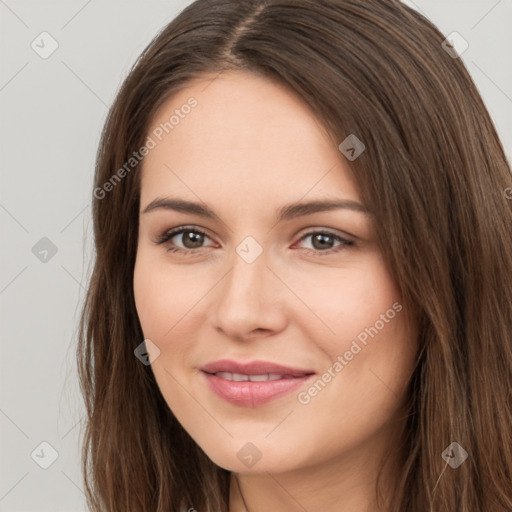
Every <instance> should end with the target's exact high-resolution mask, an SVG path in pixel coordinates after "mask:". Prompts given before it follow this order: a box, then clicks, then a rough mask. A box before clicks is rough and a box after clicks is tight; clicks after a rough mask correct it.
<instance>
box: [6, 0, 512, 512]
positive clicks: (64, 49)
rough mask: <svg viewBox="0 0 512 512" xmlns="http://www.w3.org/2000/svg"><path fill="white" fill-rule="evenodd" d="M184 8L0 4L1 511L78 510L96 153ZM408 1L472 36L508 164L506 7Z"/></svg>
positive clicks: (471, 64) (105, 0) (173, 0)
mask: <svg viewBox="0 0 512 512" xmlns="http://www.w3.org/2000/svg"><path fill="white" fill-rule="evenodd" d="M190 3H191V2H190V1H179V0H167V1H156V0H149V1H142V0H140V1H133V0H122V1H121V0H116V1H114V0H88V1H87V0H66V1H63V0H61V1H41V0H17V1H16V0H0V16H1V57H2V60H1V76H0V101H1V109H2V111H1V112H2V114H1V141H2V150H1V170H2V173H1V186H0V223H1V233H2V242H1V252H0V254H1V271H0V308H1V323H0V329H1V343H2V357H1V367H0V379H1V387H0V434H1V456H0V461H1V462H0V464H1V466H0V510H1V511H3V512H14V511H17V512H31V511H34V512H35V511H37V512H45V511H51V512H59V511H68V512H70V511H82V510H86V505H85V496H84V494H83V486H82V477H81V468H80V442H81V437H80V436H81V431H80V423H79V422H80V419H81V417H82V414H83V406H82V401H81V397H80V395H79V392H78V384H77V374H76V365H75V359H74V357H75V347H76V327H77V322H78V315H79V312H80V307H81V304H82V301H83V298H84V294H85V289H86V288H85V287H86V283H87V276H88V275H89V271H90V265H91V257H92V254H93V247H92V224H91V218H90V213H91V208H90V197H91V189H92V178H93V171H94V160H95V156H96V150H97V145H98V142H99V136H100V131H101V129H102V126H103V123H104V121H105V118H106V115H107V111H108V108H109V106H110V105H111V104H112V102H113V99H114V97H115V94H116V92H117V90H118V88H119V86H120V84H121V83H122V81H123V79H124V78H125V77H126V75H127V73H128V71H129V69H130V67H131V66H132V64H133V63H134V62H135V60H136V58H137V56H138V55H139V54H140V53H141V51H142V50H143V49H144V48H145V47H146V45H147V44H148V43H149V42H150V40H151V39H152V38H153V37H154V36H155V35H156V34H157V33H158V32H159V31H160V29H161V28H162V27H163V26H164V25H166V24H167V23H168V22H169V21H171V19H172V18H174V17H175V16H176V15H177V14H178V12H179V11H181V10H182V9H183V8H184V7H185V6H186V5H188V4H190ZM407 3H408V4H410V5H411V6H413V7H415V8H416V9H417V10H419V11H420V12H422V13H423V14H424V15H425V16H427V17H428V18H429V19H430V20H431V21H433V22H434V23H435V24H436V25H437V26H438V27H439V29H440V30H441V31H442V32H443V33H444V34H445V35H448V34H451V33H452V32H453V31H456V32H458V33H459V34H461V35H462V36H463V37H464V39H466V40H467V41H468V43H469V48H468V49H467V51H466V52H465V53H463V54H462V59H463V61H464V62H465V64H466V66H467V68H468V70H469V72H470V73H471V75H472V77H473V79H474V81H475V82H476V84H477V87H478V88H479V90H480V92H481V94H482V96H483V98H484V101H485V102H486V104H487V107H488V109H489V112H490V114H491V116H492V117H493V119H494V122H495V125H496V128H497V130H498V133H499V135H500V137H501V139H502V141H503V144H504V146H505V149H506V152H507V155H508V158H509V161H510V155H511V154H512V59H511V58H510V51H511V50H512V31H510V24H511V23H512V2H511V1H510V0H501V1H498V0H478V1H469V0H463V1H454V0H437V1H435V0H414V2H412V1H408V2H407ZM43 32H46V33H47V34H43V35H41V34H42V33H43ZM41 41H43V42H41ZM52 45H54V46H55V45H58V47H57V49H56V50H55V51H54V52H53V53H52V54H51V55H50V56H46V55H45V54H44V52H50V51H51V50H52ZM43 57H46V58H43ZM45 466H46V468H45Z"/></svg>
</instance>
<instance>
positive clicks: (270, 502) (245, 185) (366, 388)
mask: <svg viewBox="0 0 512 512" xmlns="http://www.w3.org/2000/svg"><path fill="white" fill-rule="evenodd" d="M213 78H215V77H205V79H204V80H196V81H194V82H191V83H189V84H188V86H187V88H186V89H183V90H182V91H180V92H178V93H176V94H175V95H173V96H172V97H171V98H169V99H168V100H167V101H166V102H165V103H164V104H163V105H162V107H161V108H160V110H159V111H158V112H157V114H156V116H155V117H154V119H153V120H152V121H153V122H152V124H151V128H152V129H153V128H154V127H156V126H158V125H159V124H160V123H163V122H165V121H166V120H168V119H169V117H170V116H171V115H172V114H173V112H174V111H175V109H177V108H178V109H179V108H180V107H181V106H182V105H184V104H186V103H187V100H188V99H189V98H190V97H191V96H193V97H194V98H196V99H197V101H198V105H197V107H195V108H194V109H193V110H192V111H191V113H190V114H189V115H187V116H185V118H184V119H181V120H180V123H179V125H178V126H175V128H174V129H173V131H171V132H170V133H169V134H168V135H167V136H166V137H164V138H163V139H162V141H161V142H159V143H158V144H157V146H156V147H155V148H154V149H152V150H151V151H150V152H149V154H148V155H147V156H146V157H145V158H144V162H143V170H142V176H141V195H140V205H141V214H140V223H139V242H138V250H137V258H136V265H135V272H134V283H133V285H134V293H135V300H136V307H137V312H138V315H139V319H140V322H141V325H142V329H143V332H144V336H145V338H148V339H150V340H151V341H152V342H153V343H154V344H155V345H156V346H157V347H158V349H159V350H160V354H159V356H158V357H157V358H156V359H155V361H154V362H153V363H152V366H151V367H152V370H153V372H154V375H155V377H156V380H157V382H158V385H159V387H160V390H161V392H162V395H163V397H164V398H165V400H166V402H167V404H168V405H169V407H170V409H171V410H172V412H173V413H174V415H175V416H176V417H177V419H178V420H179V421H180V423H181V424H182V425H183V427H184V428H185V429H186V430H187V432H188V433H189V434H190V435H191V437H192V438H193V439H194V440H195V441H196V442H197V444H198V445H199V446H200V447H201V448H202V450H203V451H204V452H205V453H206V454H207V455H208V456H209V457H210V458H211V460H212V461H213V462H215V464H217V465H219V466H221V467H223V468H225V469H227V470H229V471H231V472H232V475H231V483H232V485H231V491H230V512H234V511H243V510H245V507H244V505H243V504H242V500H241V497H240V495H239V493H238V489H237V486H236V482H235V480H234V479H235V478H238V481H239V484H240V488H241V491H242V493H243V496H244V500H245V502H246V504H247V506H248V510H250V511H251V512H259V511H267V510H275V511H303V510H310V511H311V510H322V511H325V512H329V511H336V512H340V511H341V512H343V511H351V512H362V511H367V510H372V511H374V510H377V509H376V508H375V503H374V500H373V495H374V489H375V479H376V476H377V471H378V469H379V468H380V463H381V460H380V459H381V457H382V456H383V455H384V452H385V450H386V449H388V448H390V447H391V448H392V449H391V457H390V459H389V463H388V464H387V465H386V467H385V471H384V474H383V481H384V483H385V488H389V485H391V483H392V479H393V477H394V476H396V474H397V471H398V469H397V468H398V466H397V461H396V457H397V456H398V452H397V451H396V449H395V447H396V446H398V444H397V443H398V440H399V439H398V437H399V434H400V431H401V430H400V429H401V428H402V426H403V418H404V411H403V402H404V394H405V391H406V387H407V383H408V381H409V379H410V376H411V374H412V371H413V367H414V360H415V354H416V348H417V347H416V333H415V332H414V331H413V329H411V327H410V324H409V323H408V322H407V320H406V309H405V307H403V309H402V311H401V312H399V313H397V314H396V316H395V317H394V318H393V319H392V320H389V321H388V322H385V323H384V327H383V328H382V329H380V330H379V331H378V334H377V335H375V336H374V337H373V338H368V342H367V345H366V346H363V348H362V350H361V351H360V352H358V353H357V355H355V356H354V357H353V359H352V360H351V361H349V362H348V363H347V365H346V366H344V367H343V370H342V371H340V372H338V373H336V372H334V373H335V375H336V376H335V377H334V378H332V379H331V381H330V382H329V383H328V384H327V385H326V386H325V387H324V388H323V389H322V390H321V392H319V393H318V394H317V395H316V396H314V397H312V398H311V400H310V402H309V403H307V404H302V403H300V402H299V401H298V393H299V392H300V391H304V390H306V391H307V389H308V388H309V387H310V385H311V384H309V385H308V386H306V387H304V388H301V389H300V390H299V391H293V392H291V393H289V394H287V395H285V396H283V397H281V398H279V399H277V400H275V401H273V402H270V403H267V404H265V405H262V406H255V407H241V406H237V405H233V404H230V403H228V402H226V401H224V400H223V399H221V398H220V397H218V396H217V395H215V394H214V393H213V392H212V391H211V390H210V389H209V387H208V386H207V385H206V384H205V382H204V378H203V375H202V374H201V372H200V370H199V367H201V366H202V365H203V364H205V363H207V362H210V361H214V360H218V359H223V358H229V359H235V360H241V361H252V360H256V359H262V360H267V361H272V362H277V363H281V364H285V365H288V366H292V367H298V368H308V369H313V370H314V371H315V372H316V373H317V374H318V375H317V377H320V376H321V375H322V374H323V373H324V372H326V370H327V369H328V368H330V367H331V368H332V366H333V363H334V362H335V361H336V360H337V357H338V356H339V355H341V356H343V354H344V353H345V352H346V351H347V350H349V348H350V346H351V343H352V342H353V340H354V339H356V337H357V336H358V334H360V333H361V332H362V331H364V330H365V328H368V327H370V326H374V325H375V323H376V321H377V320H379V318H381V317H380V315H381V314H383V313H385V312H386V311H387V310H389V309H390V308H391V307H392V305H393V304H394V303H399V304H400V305H401V295H400V293H399V290H398V289H397V287H396V284H395V283H394V281H393V279H392V278H391V276H390V274H389V272H388V269H387V268H386V265H385V263H384V261H383V258H382V254H381V251H380V250H379V247H378V245H377V242H376V229H377V227H376V225H375V222H374V219H372V217H371V216H370V215H368V214H365V213H363V212H359V211H354V210H350V209H336V210H331V211H323V212H317V213H314V214H310V215H307V216H302V217H297V218H294V219H290V220H285V221H282V222H280V223H278V224H276V223H275V215H276V212H277V211H278V209H279V208H280V207H282V206H283V205H284V204H288V203H293V202H297V201H301V200H303V201H306V200H314V199H327V198H332V199H348V200H352V201H356V202H359V203H361V200H360V197H359V193H358V190H357V186H356V183H355V181H354V179H353V177H352V175H351V171H350V167H349V162H348V161H347V160H346V159H345V157H344V156H343V155H342V154H341V153H340V151H339V150H338V147H337V144H333V142H332V140H331V139H330V137H329V136H328V135H327V134H326V132H325V131H324V130H323V128H322V127H321V125H320V123H319V121H318V120H317V119H316V118H315V115H314V112H312V111H311V110H310V109H309V107H308V106H307V105H305V104H304V103H303V102H302V101H301V99H299V98H298V97H296V96H295V95H294V94H293V93H292V92H290V91H289V90H288V89H286V88H284V87H283V86H282V85H280V84H277V83H274V82H271V81H269V80H268V79H266V78H262V77H259V76H256V75H253V74H248V73H243V72H224V73H222V74H221V75H220V76H218V77H217V78H215V79H213ZM148 133H150V132H148ZM339 142H341V141H339ZM162 197H172V198H181V199H184V200H189V201H195V202H199V203H206V205H208V207H209V208H210V209H212V210H213V211H214V212H215V213H216V214H217V216H218V218H217V219H215V218H214V219H208V218H204V217H201V216H199V215H197V214H189V213H183V212H177V211H174V210H170V209H164V208H160V209H154V210H152V211H150V212H147V213H143V211H144V209H145V208H146V206H147V205H148V204H149V203H150V202H151V201H153V200H154V199H156V198H162ZM363 206H364V205H363ZM180 226H191V227H192V228H194V227H197V228H199V229H201V230H203V231H205V232H206V233H207V236H206V237H204V238H203V242H202V245H201V241H199V243H198V244H196V245H195V246H194V245H193V244H191V243H190V242H189V243H188V244H187V241H188V238H185V236H187V237H188V236H189V235H188V234H185V236H184V234H183V233H182V234H178V235H175V236H174V237H173V238H172V239H171V240H170V241H168V242H167V243H165V244H163V245H158V244H157V243H156V242H155V240H156V239H157V238H158V237H159V236H161V235H163V234H164V233H165V232H168V231H169V230H171V229H173V228H177V227H180ZM322 230H323V231H325V230H327V231H328V232H330V233H333V234H334V235H337V236H340V237H341V238H345V239H347V240H349V241H352V242H353V245H341V242H340V241H339V240H338V239H337V238H336V237H328V238H327V239H326V240H325V242H324V245H322V243H321V242H322V241H321V240H320V242H318V236H316V237H315V233H317V232H318V231H322ZM311 233H313V234H311ZM307 234H309V236H306V235H307ZM247 236H251V237H253V238H254V239H255V240H256V241H257V243H258V244H259V245H260V246H261V248H262V249H263V252H262V253H261V254H260V255H259V257H258V258H257V259H256V260H255V261H254V262H252V263H248V262H247V261H245V260H244V259H243V258H242V257H240V256H239V255H238V253H237V252H236V248H237V246H238V245H239V244H240V243H241V242H242V241H243V240H244V239H245V238H246V237H247ZM199 240H201V239H199ZM315 240H316V243H315ZM173 243H174V246H175V247H177V248H181V249H186V248H188V249H190V250H191V251H195V252H193V253H191V255H188V256H187V255H183V254H180V253H173V252H169V251H168V249H169V248H170V247H172V246H173ZM194 247H196V248H194ZM328 251H331V254H325V253H326V252H328ZM360 345H361V344H360ZM247 442H251V443H252V444H253V445H255V446H256V447H257V450H258V451H259V453H260V454H261V458H260V459H259V461H258V462H257V463H256V464H254V465H253V466H252V467H247V466H246V465H245V464H244V463H243V462H242V461H241V460H240V459H239V458H238V457H237V452H238V451H239V450H240V449H241V448H242V447H243V446H244V445H245V444H246V443H247ZM190 506H191V507H193V506H194V504H193V503H192V504H190ZM380 510H386V509H385V508H382V509H380Z"/></svg>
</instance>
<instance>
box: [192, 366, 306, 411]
mask: <svg viewBox="0 0 512 512" xmlns="http://www.w3.org/2000/svg"><path fill="white" fill-rule="evenodd" d="M200 369H201V370H202V372H203V375H204V377H205V379H206V381H207V383H208V385H209V387H210V389H211V390H212V391H213V392H214V393H216V394H217V395H218V396H220V397H221V398H223V399H224V400H226V401H228V402H230V403H232V404H234V405H239V406H243V407H255V406H258V405H263V404H266V403H268V402H270V401H272V400H274V399H276V398H278V397H280V396H282V395H284V394H286V393H290V392H291V391H293V390H295V389H297V388H298V387H300V386H301V385H303V384H304V382H306V381H307V380H309V379H310V378H311V377H312V375H314V373H315V372H314V371H313V370H307V369H299V368H291V367H289V366H283V365H280V364H275V363H270V362H266V361H253V362H251V363H239V362H236V361H230V360H227V359H223V360H220V361H214V362H212V363H208V364H206V365H204V366H203V367H201V368H200ZM217 372H229V373H240V374H244V375H263V374H279V375H281V376H282V378H280V379H277V380H267V381H257V382H256V381H243V382H235V381H231V380H228V379H225V378H223V377H220V376H217V375H213V374H214V373H217Z"/></svg>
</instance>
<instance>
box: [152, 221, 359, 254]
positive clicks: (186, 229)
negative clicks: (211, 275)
mask: <svg viewBox="0 0 512 512" xmlns="http://www.w3.org/2000/svg"><path fill="white" fill-rule="evenodd" d="M186 232H191V233H199V234H201V235H204V236H206V237H208V238H210V237H209V236H208V235H207V234H206V233H205V232H204V231H202V230H201V229H199V228H196V227H190V226H182V227H180V228H177V229H174V230H171V231H167V232H166V233H164V234H163V235H161V236H159V237H158V238H157V239H156V241H155V243H156V244H157V245H163V244H165V243H166V242H168V241H169V240H170V239H172V238H173V237H175V236H176V235H179V234H181V233H186ZM312 235H328V236H331V237H333V238H335V239H336V240H337V241H339V242H340V244H339V245H338V246H337V247H338V249H328V250H326V251H320V250H318V249H306V251H308V253H309V254H311V253H312V254H315V255H320V256H326V255H329V254H334V253H337V252H341V251H343V250H345V249H346V248H347V247H351V246H353V245H354V242H352V241H351V240H346V239H345V238H342V237H340V236H339V235H335V234H334V233H331V232H329V231H323V230H319V231H310V232H309V233H306V234H304V235H303V236H302V237H301V238H300V240H299V241H302V240H304V239H305V238H307V237H309V236H312ZM199 249H201V247H199V248H198V249H181V248H179V247H175V246H174V247H169V248H168V249H167V251H168V252H173V253H180V254H182V255H183V256H190V255H192V253H197V252H198V250H199Z"/></svg>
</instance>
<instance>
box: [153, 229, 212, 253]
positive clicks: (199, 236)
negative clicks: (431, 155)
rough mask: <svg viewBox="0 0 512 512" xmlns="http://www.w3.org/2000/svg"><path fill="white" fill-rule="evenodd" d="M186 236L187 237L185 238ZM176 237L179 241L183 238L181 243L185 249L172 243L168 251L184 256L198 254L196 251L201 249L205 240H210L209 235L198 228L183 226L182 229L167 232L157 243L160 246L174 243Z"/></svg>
mask: <svg viewBox="0 0 512 512" xmlns="http://www.w3.org/2000/svg"><path fill="white" fill-rule="evenodd" d="M185 234H186V236H183V235H185ZM179 235H181V236H179ZM174 237H176V238H177V239H178V240H179V239H180V238H181V242H182V244H183V245H184V247H183V248H182V247H179V246H178V247H177V246H176V244H175V243H174V242H172V243H171V244H170V247H169V248H168V249H167V250H168V251H169V252H178V253H182V254H190V253H192V252H197V251H196V250H195V249H200V248H201V246H202V243H203V242H204V239H205V238H208V239H209V237H208V235H207V234H206V233H205V232H204V231H202V230H200V229H198V228H196V227H191V226H182V227H180V228H177V229H174V230H171V231H167V232H166V233H164V234H163V235H161V236H160V237H158V238H157V240H156V243H157V244H158V245H163V244H165V243H166V242H169V241H172V239H173V238H174Z"/></svg>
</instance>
